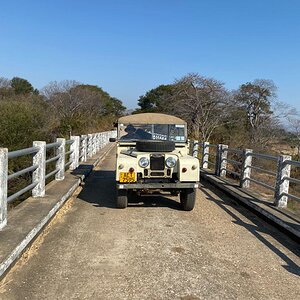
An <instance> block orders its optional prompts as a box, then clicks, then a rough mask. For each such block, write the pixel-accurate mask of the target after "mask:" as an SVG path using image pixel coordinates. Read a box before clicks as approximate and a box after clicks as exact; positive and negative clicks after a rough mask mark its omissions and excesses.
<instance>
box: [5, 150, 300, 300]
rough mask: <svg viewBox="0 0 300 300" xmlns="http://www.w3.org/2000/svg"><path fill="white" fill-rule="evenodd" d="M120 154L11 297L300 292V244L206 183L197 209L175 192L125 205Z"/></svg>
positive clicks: (8, 281)
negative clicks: (118, 178) (117, 166)
mask: <svg viewBox="0 0 300 300" xmlns="http://www.w3.org/2000/svg"><path fill="white" fill-rule="evenodd" d="M114 162H115V153H114V150H113V151H112V152H111V153H110V154H109V155H108V157H107V159H106V160H105V161H104V162H102V163H101V164H100V165H99V166H98V167H97V168H96V169H95V171H94V172H93V174H92V175H91V177H89V179H88V181H87V182H86V185H85V186H84V188H83V190H82V191H81V192H80V194H79V196H78V197H77V199H75V200H74V201H73V202H72V201H69V203H67V205H66V207H64V208H63V210H62V212H61V213H60V216H58V217H57V218H56V219H55V220H54V222H53V223H52V224H50V226H49V228H48V229H47V230H46V233H45V234H44V236H42V237H41V238H40V239H38V241H37V242H36V243H35V244H34V245H33V247H32V248H31V250H30V251H29V252H28V253H27V254H26V255H25V257H23V258H22V259H21V260H20V261H19V263H18V264H17V265H16V267H15V268H14V269H13V270H12V271H11V272H10V273H9V274H8V275H7V277H6V278H5V279H4V280H3V282H2V283H1V285H0V298H1V299H51V300H53V299H114V300H117V299H185V300H192V299H300V276H299V275H300V269H299V265H300V259H299V252H300V251H299V245H297V244H296V243H295V242H293V241H291V240H290V239H289V238H288V237H286V236H285V235H284V234H282V233H280V232H279V231H278V230H277V229H275V228H273V227H272V226H270V225H268V224H267V223H265V222H264V221H262V220H260V219H259V218H258V217H256V216H255V215H253V214H252V213H250V212H248V211H247V210H246V209H245V208H242V207H240V206H239V205H238V204H237V203H235V202H234V201H232V200H231V199H229V198H228V197H226V196H224V195H222V194H220V193H219V192H218V191H216V190H214V189H213V188H212V187H211V186H209V185H207V184H206V183H203V184H202V185H201V188H200V190H199V191H198V195H197V205H196V208H195V209H194V210H193V211H192V212H184V211H181V210H180V209H179V204H178V200H177V199H176V198H171V197H147V198H143V199H142V200H143V201H144V202H141V203H135V204H132V205H130V207H128V208H127V209H125V210H118V209H115V204H114V195H115V191H114V172H113V169H114ZM176 201H177V202H176Z"/></svg>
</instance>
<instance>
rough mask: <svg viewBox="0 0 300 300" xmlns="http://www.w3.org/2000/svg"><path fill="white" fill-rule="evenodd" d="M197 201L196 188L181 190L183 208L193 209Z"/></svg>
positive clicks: (186, 209)
mask: <svg viewBox="0 0 300 300" xmlns="http://www.w3.org/2000/svg"><path fill="white" fill-rule="evenodd" d="M195 202H196V189H186V190H183V191H181V192H180V204H181V207H182V209H183V210H185V211H190V210H193V208H194V206H195Z"/></svg>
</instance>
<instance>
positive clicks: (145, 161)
mask: <svg viewBox="0 0 300 300" xmlns="http://www.w3.org/2000/svg"><path fill="white" fill-rule="evenodd" d="M139 166H140V167H141V168H147V167H148V166H149V159H148V158H147V157H141V158H140V160H139Z"/></svg>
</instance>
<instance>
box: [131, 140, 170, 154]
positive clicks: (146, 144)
mask: <svg viewBox="0 0 300 300" xmlns="http://www.w3.org/2000/svg"><path fill="white" fill-rule="evenodd" d="M135 147H136V150H138V151H141V152H172V151H173V150H174V149H175V143H174V142H172V141H159V140H140V141H136V145H135Z"/></svg>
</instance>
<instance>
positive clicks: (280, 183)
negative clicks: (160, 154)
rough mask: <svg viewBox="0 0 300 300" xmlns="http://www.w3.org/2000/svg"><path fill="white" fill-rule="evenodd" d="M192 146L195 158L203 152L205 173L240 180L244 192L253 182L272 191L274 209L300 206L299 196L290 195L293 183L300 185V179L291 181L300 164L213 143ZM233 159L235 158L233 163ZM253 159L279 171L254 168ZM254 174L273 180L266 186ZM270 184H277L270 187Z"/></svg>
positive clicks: (202, 160)
mask: <svg viewBox="0 0 300 300" xmlns="http://www.w3.org/2000/svg"><path fill="white" fill-rule="evenodd" d="M191 145H192V154H193V156H194V157H198V154H199V150H200V155H201V159H200V165H201V168H202V169H203V170H205V169H208V170H213V171H214V174H215V175H217V176H221V177H226V175H227V174H230V175H231V176H233V177H235V178H236V179H238V180H239V185H240V187H241V188H249V187H250V184H251V182H253V183H255V184H257V185H260V186H262V187H264V188H266V189H268V190H271V191H273V193H274V194H273V195H274V205H275V206H277V207H279V208H286V207H287V203H288V200H289V199H293V200H296V201H299V202H300V198H299V197H298V196H296V195H293V194H291V193H290V192H289V190H290V189H289V187H290V182H292V183H294V184H297V185H298V184H300V180H299V179H296V178H292V177H291V168H292V167H295V168H300V162H299V161H295V160H292V158H291V156H289V155H279V156H273V155H267V154H262V153H254V152H253V150H252V149H243V150H242V149H233V148H229V147H228V145H224V144H216V145H213V144H210V143H209V142H201V143H198V141H192V142H191ZM210 150H211V151H210ZM230 155H231V156H233V157H234V158H232V159H230V158H229V156H230ZM253 159H256V160H260V161H269V162H273V163H274V164H275V170H269V169H266V168H265V169H264V168H262V167H261V166H256V165H253ZM252 170H255V171H257V172H259V173H261V174H264V175H268V176H269V177H270V178H271V179H270V180H267V181H268V182H265V181H263V180H261V177H260V179H257V178H254V176H253V175H251V171H252ZM262 178H264V177H262ZM270 181H271V182H273V183H274V184H273V185H272V184H270Z"/></svg>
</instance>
